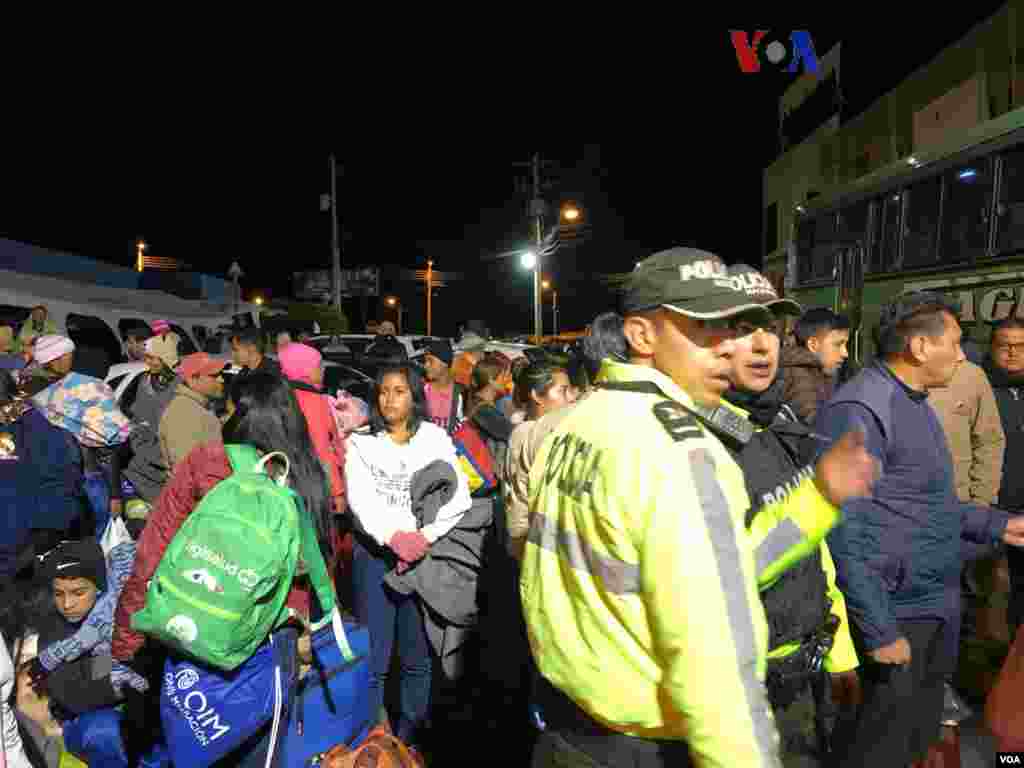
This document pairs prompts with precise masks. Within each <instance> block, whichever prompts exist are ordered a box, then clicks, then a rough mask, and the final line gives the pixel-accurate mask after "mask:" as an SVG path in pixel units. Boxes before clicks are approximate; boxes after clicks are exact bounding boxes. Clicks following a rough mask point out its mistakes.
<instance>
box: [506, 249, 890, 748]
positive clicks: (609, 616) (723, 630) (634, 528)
mask: <svg viewBox="0 0 1024 768" xmlns="http://www.w3.org/2000/svg"><path fill="white" fill-rule="evenodd" d="M624 304H625V310H626V311H625V313H624V314H625V322H624V328H623V330H624V335H625V337H626V340H627V343H628V345H629V350H630V363H628V364H624V363H616V362H612V361H605V362H604V364H603V366H602V369H601V374H600V376H599V389H598V390H597V391H595V392H593V393H592V394H590V395H589V396H588V397H587V398H585V399H584V400H583V401H581V402H580V403H578V404H577V405H576V406H575V407H574V409H573V411H572V413H570V414H568V415H567V416H566V417H565V419H564V420H563V421H562V423H561V424H560V425H559V426H558V428H556V429H555V431H554V432H553V433H552V434H551V435H550V436H549V437H548V438H547V439H546V440H545V442H544V444H543V446H542V447H541V450H540V453H539V454H538V456H537V458H536V460H535V462H534V464H533V467H532V469H531V473H530V500H531V525H530V531H529V534H528V536H527V544H526V549H525V554H524V558H523V565H522V578H521V582H520V593H521V597H522V602H523V611H524V616H525V619H526V623H527V627H528V633H529V639H530V647H531V650H532V652H533V656H534V659H535V661H536V663H537V667H538V670H539V672H540V674H541V676H542V680H541V685H540V686H539V690H538V692H537V702H538V704H539V705H540V708H541V711H542V713H543V715H544V719H545V720H546V722H547V729H546V730H545V731H544V733H543V734H542V735H541V738H540V740H539V742H538V745H537V748H536V750H535V752H534V759H533V765H534V766H560V767H564V766H577V765H578V766H607V768H616V767H617V766H627V765H628V766H637V767H638V768H646V767H647V766H651V767H652V768H653V767H654V766H662V765H666V766H667V765H672V766H686V765H696V766H701V768H708V767H711V766H714V767H716V768H718V767H720V768H725V766H729V767H730V768H731V767H732V766H737V765H742V766H750V767H751V768H766V767H767V766H773V767H774V766H778V765H779V762H778V761H779V757H778V746H779V745H778V736H777V733H776V729H775V724H774V720H773V717H772V713H771V709H770V707H769V705H768V701H767V698H766V696H765V691H764V676H765V657H766V653H767V642H768V628H767V625H766V622H765V617H764V610H763V608H762V606H761V601H760V599H759V596H758V576H757V575H758V573H760V574H761V575H762V581H763V582H765V583H768V584H770V583H771V582H772V581H774V580H775V579H777V578H779V576H781V574H782V573H783V572H784V571H785V569H786V567H787V566H788V565H790V564H792V563H793V562H796V561H797V560H799V559H801V558H803V557H806V556H808V555H809V554H810V553H811V552H814V551H816V550H817V547H818V545H819V543H820V540H821V538H822V536H823V535H824V534H825V533H826V532H827V531H828V530H829V529H830V528H831V526H833V525H834V524H835V523H836V522H837V520H838V513H837V511H836V508H835V507H836V506H838V505H839V504H840V503H841V502H842V501H843V500H845V499H846V498H847V497H849V496H854V495H857V496H859V495H863V494H865V493H866V492H867V491H868V490H869V488H870V485H871V483H872V482H873V477H874V471H875V467H874V463H873V461H872V460H871V458H870V457H869V456H868V455H867V454H866V453H865V452H864V450H863V445H862V442H861V441H860V440H859V439H858V438H859V435H847V436H844V437H843V438H842V439H841V440H839V441H838V442H837V443H836V445H835V446H833V447H832V448H831V449H830V450H829V451H828V452H826V453H825V454H824V455H823V456H822V458H821V460H820V461H819V463H818V466H817V470H816V473H815V475H814V476H813V477H808V478H807V479H806V480H805V481H804V482H803V483H802V484H801V486H800V487H799V488H797V489H795V490H794V491H793V493H792V494H791V496H790V501H791V503H790V504H789V505H788V507H789V508H790V512H789V514H788V516H787V518H786V519H785V520H782V519H781V513H780V512H779V507H778V505H774V506H771V505H770V506H768V507H766V508H765V509H763V510H762V511H761V513H760V514H759V515H758V523H757V525H758V526H763V529H761V533H762V534H763V535H762V536H761V539H762V541H761V546H760V547H759V549H758V551H757V552H755V549H754V547H753V546H752V545H751V543H750V536H751V534H750V533H748V531H747V530H746V528H745V525H744V523H745V521H744V516H745V514H746V512H747V510H748V508H749V507H750V502H749V498H748V496H747V491H746V487H745V485H744V480H743V475H742V473H741V471H740V469H739V467H738V466H737V465H736V463H735V461H733V459H732V458H731V457H730V456H729V454H728V452H727V451H726V449H725V448H724V447H723V445H722V443H721V442H720V440H719V438H718V436H717V434H718V433H720V432H725V433H729V432H737V433H739V436H740V437H742V433H743V432H744V430H746V432H747V436H748V437H749V425H747V423H746V422H744V421H743V420H741V419H739V418H735V417H734V418H733V419H729V418H728V416H729V412H728V411H725V410H723V409H721V408H719V407H718V406H719V405H720V399H721V396H722V393H723V392H725V391H726V389H728V387H729V373H730V370H731V368H730V366H731V362H730V358H731V354H732V347H733V337H734V333H735V332H734V330H733V327H734V325H735V322H736V319H737V318H738V317H742V316H744V315H747V314H748V313H755V314H762V315H763V314H764V312H765V310H764V308H763V307H761V306H760V305H759V304H758V303H757V302H753V301H751V300H749V299H748V297H747V296H746V293H745V292H744V290H743V288H742V281H741V280H739V279H737V278H736V276H734V275H731V274H730V273H729V270H728V268H727V267H726V266H725V264H724V263H723V262H722V261H721V260H720V259H719V258H718V257H716V256H714V255H712V254H710V253H707V252H704V251H698V250H695V249H689V248H674V249H671V250H668V251H663V252H661V253H657V254H655V255H653V256H651V257H649V258H648V259H646V260H644V261H643V262H641V263H640V264H639V265H638V266H637V268H636V270H635V271H634V273H633V274H632V275H631V277H630V281H629V285H628V287H627V292H626V297H625V301H624ZM830 502H831V503H830ZM773 514H775V515H777V516H779V519H776V520H774V521H771V520H770V518H771V517H772V515H773Z"/></svg>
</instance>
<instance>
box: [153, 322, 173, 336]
mask: <svg viewBox="0 0 1024 768" xmlns="http://www.w3.org/2000/svg"><path fill="white" fill-rule="evenodd" d="M149 327H150V328H151V329H152V331H153V333H155V334H156V335H157V336H163V335H164V334H165V333H167V332H168V331H169V330H171V325H170V323H168V322H167V321H166V320H154V321H153V322H152V323H151V324H150V326H149Z"/></svg>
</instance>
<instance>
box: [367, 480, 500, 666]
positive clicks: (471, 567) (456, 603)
mask: <svg viewBox="0 0 1024 768" xmlns="http://www.w3.org/2000/svg"><path fill="white" fill-rule="evenodd" d="M457 486H458V479H457V478H456V476H455V469H454V468H453V467H452V466H451V464H449V463H448V462H447V461H434V462H432V463H430V464H428V465H427V466H425V467H424V468H423V469H421V470H420V471H419V472H417V473H416V474H414V475H413V477H412V485H411V487H410V489H409V490H410V493H411V495H412V510H413V514H414V515H415V516H416V520H417V523H418V524H419V526H420V527H423V526H424V525H428V524H429V523H432V522H433V521H434V520H435V519H436V518H437V513H438V511H439V510H440V509H441V507H443V506H444V505H445V504H447V503H448V502H449V501H451V500H452V499H453V498H454V496H455V490H456V488H457ZM493 515H494V509H493V504H492V503H491V499H474V500H473V506H472V507H470V510H469V511H468V512H467V513H466V514H465V515H464V516H463V517H462V519H461V520H460V521H459V523H458V525H456V526H455V527H454V528H453V529H452V530H451V532H449V533H448V534H447V535H446V536H442V537H441V538H440V539H438V540H437V541H436V542H434V544H433V545H432V546H431V547H430V549H429V550H428V551H427V554H426V556H424V558H423V559H422V560H420V561H419V562H417V563H415V564H414V565H413V566H412V567H411V568H410V569H409V570H407V571H406V572H405V573H402V574H399V573H398V572H397V571H391V572H390V573H389V574H388V575H387V576H385V577H384V581H385V583H386V584H387V585H388V586H389V587H391V588H392V589H393V590H395V591H396V592H398V593H399V594H404V595H408V594H413V593H416V595H417V596H418V597H419V599H420V601H421V602H422V604H423V607H424V611H423V614H424V619H425V621H424V623H425V624H426V629H427V638H428V639H429V640H430V644H431V646H432V647H433V649H434V652H435V653H437V655H438V657H439V658H440V660H441V664H442V667H443V668H444V671H445V674H446V675H447V676H448V678H449V679H454V678H456V677H458V675H459V672H460V670H461V662H462V653H461V651H462V650H463V646H464V645H465V642H466V640H467V638H468V637H469V635H470V633H471V631H472V629H473V627H474V626H475V625H476V622H477V614H478V610H479V605H478V601H477V592H478V589H477V582H478V580H479V576H480V571H481V569H482V568H483V561H484V547H485V544H486V542H487V534H488V532H489V531H490V528H491V522H492V519H493Z"/></svg>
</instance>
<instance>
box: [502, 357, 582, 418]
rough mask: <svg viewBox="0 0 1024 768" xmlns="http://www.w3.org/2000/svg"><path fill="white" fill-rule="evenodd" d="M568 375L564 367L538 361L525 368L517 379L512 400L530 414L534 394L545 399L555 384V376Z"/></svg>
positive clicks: (545, 361)
mask: <svg viewBox="0 0 1024 768" xmlns="http://www.w3.org/2000/svg"><path fill="white" fill-rule="evenodd" d="M559 373H565V374H566V375H568V373H566V370H565V368H564V367H563V366H561V365H558V364H557V363H554V362H551V361H550V360H538V361H536V362H533V363H530V364H529V365H528V366H526V367H525V368H523V369H522V370H521V371H520V372H519V375H518V376H516V379H515V384H516V386H515V391H514V393H513V395H512V399H513V400H514V401H515V402H516V404H517V405H519V407H520V408H523V409H525V410H527V412H529V410H530V409H531V408H532V407H533V397H532V395H533V394H534V393H536V394H538V395H540V396H541V397H543V396H544V395H545V394H547V391H548V390H549V389H551V387H552V386H553V385H554V383H555V375H556V374H559Z"/></svg>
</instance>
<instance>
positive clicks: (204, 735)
mask: <svg viewBox="0 0 1024 768" xmlns="http://www.w3.org/2000/svg"><path fill="white" fill-rule="evenodd" d="M185 671H191V670H185ZM174 678H175V676H174V675H172V674H165V675H164V687H165V693H166V694H167V698H168V699H169V700H170V702H171V704H173V705H174V708H175V709H176V710H178V713H179V714H180V715H181V716H182V717H183V718H184V719H185V721H186V722H187V723H188V726H189V728H191V729H192V733H193V735H194V736H195V737H196V741H198V742H199V743H200V744H201V745H202V746H204V747H205V746H206V745H208V744H210V743H212V742H214V741H216V740H217V739H219V738H220V737H221V736H223V735H224V734H225V733H227V732H228V731H230V730H231V726H230V725H225V724H223V723H221V721H220V715H218V714H217V711H216V710H215V709H214V708H213V707H211V706H210V705H209V703H208V702H207V701H206V695H205V694H204V693H203V692H202V691H190V692H189V693H187V694H185V695H184V696H180V695H179V694H178V691H177V689H176V683H175V679H174Z"/></svg>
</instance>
